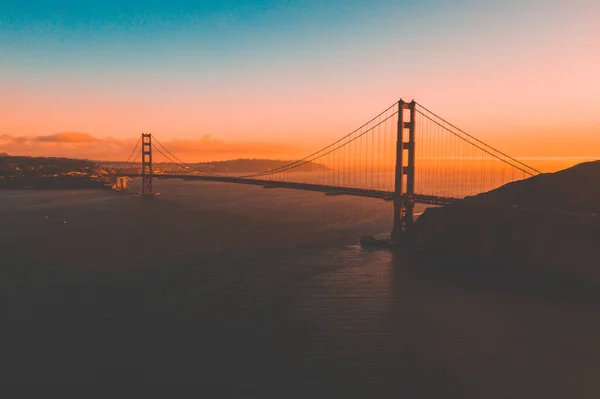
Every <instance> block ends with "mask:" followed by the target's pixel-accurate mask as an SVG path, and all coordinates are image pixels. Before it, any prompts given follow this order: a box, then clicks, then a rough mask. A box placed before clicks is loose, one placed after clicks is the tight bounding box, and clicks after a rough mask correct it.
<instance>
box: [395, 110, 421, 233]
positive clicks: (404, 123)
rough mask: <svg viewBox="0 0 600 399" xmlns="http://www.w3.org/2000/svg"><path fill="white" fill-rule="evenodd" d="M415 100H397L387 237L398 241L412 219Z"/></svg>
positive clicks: (411, 222)
mask: <svg viewBox="0 0 600 399" xmlns="http://www.w3.org/2000/svg"><path fill="white" fill-rule="evenodd" d="M415 104H416V103H415V101H414V100H413V101H411V102H410V103H407V102H405V101H403V100H402V99H400V101H399V102H398V133H397V134H398V137H397V141H396V176H395V189H394V226H393V228H392V237H391V239H392V240H393V241H396V242H400V241H401V240H402V237H403V235H404V233H405V232H406V231H407V230H408V229H409V228H410V226H411V225H412V224H413V222H414V207H415V201H414V194H415V123H414V121H415Z"/></svg>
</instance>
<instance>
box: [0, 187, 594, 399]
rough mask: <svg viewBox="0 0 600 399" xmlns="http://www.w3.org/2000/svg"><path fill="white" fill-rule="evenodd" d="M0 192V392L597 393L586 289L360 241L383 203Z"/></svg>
mask: <svg viewBox="0 0 600 399" xmlns="http://www.w3.org/2000/svg"><path fill="white" fill-rule="evenodd" d="M156 188H157V190H158V191H160V192H161V195H159V196H156V197H155V198H152V199H148V198H141V197H139V196H137V195H125V194H119V193H114V192H107V191H103V192H98V191H60V192H57V191H4V192H0V226H2V229H1V230H0V262H1V265H2V268H1V271H0V273H1V281H0V310H1V311H2V313H3V317H2V319H3V321H4V322H3V323H2V324H3V327H2V332H1V337H2V345H3V348H2V357H1V360H0V362H1V364H2V370H1V371H2V373H1V376H0V381H4V382H6V381H17V382H18V381H23V382H26V381H41V382H45V381H54V382H93V381H97V380H98V381H114V380H118V381H119V380H120V381H131V382H138V381H147V382H199V383H204V384H209V387H210V389H214V390H216V391H221V392H230V391H232V392H233V393H234V394H235V395H238V396H253V395H255V396H257V397H264V396H269V395H273V396H277V397H307V396H308V395H312V396H333V395H343V396H346V397H349V396H357V397H365V396H371V397H380V396H384V395H386V396H387V395H389V394H391V393H393V394H395V395H396V396H398V397H410V398H414V397H456V398H463V397H478V398H481V397H486V398H495V397H497V398H506V397H523V398H525V397H527V398H531V397H569V398H579V397H597V396H598V394H600V382H598V381H599V380H598V371H599V370H600V343H599V340H598V339H597V337H598V336H599V333H600V318H599V317H598V316H597V315H598V309H599V308H600V294H599V293H598V292H597V289H595V288H593V287H587V286H585V285H581V286H577V287H574V286H570V285H567V284H566V283H561V282H559V281H555V280H551V279H547V278H542V277H540V276H532V275H526V274H521V273H515V272H507V271H502V272H500V271H483V270H481V269H478V268H473V267H466V266H464V265H454V264H452V262H451V261H449V260H445V261H439V262H432V261H425V260H424V259H422V258H420V257H416V256H415V255H412V254H407V253H402V252H397V253H393V252H390V251H387V250H375V251H372V250H365V249H361V248H360V246H358V240H359V238H360V236H361V235H364V234H374V233H380V232H387V231H389V230H390V228H391V224H390V222H391V205H390V204H389V203H386V202H383V201H379V200H372V199H363V198H351V197H327V196H323V195H322V194H318V193H311V192H300V191H291V190H284V189H263V188H260V187H253V186H248V187H246V186H238V185H227V184H219V183H206V182H180V181H158V182H157V183H156Z"/></svg>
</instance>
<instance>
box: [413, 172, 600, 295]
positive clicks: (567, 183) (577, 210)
mask: <svg viewBox="0 0 600 399" xmlns="http://www.w3.org/2000/svg"><path fill="white" fill-rule="evenodd" d="M598 215H600V162H599V161H596V162H586V163H583V164H579V165H576V166H574V167H572V168H569V169H565V170H562V171H559V172H556V173H547V174H541V175H538V176H534V177H531V178H529V179H526V180H521V181H517V182H514V183H510V184H507V185H505V186H502V187H500V188H498V189H496V190H492V191H490V192H487V193H483V194H479V195H476V196H473V197H467V198H466V199H465V200H464V201H461V202H459V203H457V204H454V205H451V206H446V207H443V208H430V209H427V210H426V211H425V212H424V213H423V215H421V216H420V217H419V219H418V220H417V221H416V222H415V224H414V226H413V227H414V228H413V229H412V231H411V234H409V239H408V242H409V245H410V246H412V247H413V248H414V249H418V250H421V251H424V252H428V253H441V254H444V255H446V256H450V257H451V258H460V259H477V260H478V261H481V260H486V261H488V262H490V263H496V264H502V265H503V266H511V267H525V268H529V269H531V268H534V269H538V270H540V271H545V272H550V273H553V274H559V275H562V276H569V277H573V278H577V279H584V280H586V281H588V282H593V283H594V284H600V267H599V265H600V246H598V240H599V239H600V217H599V216H598Z"/></svg>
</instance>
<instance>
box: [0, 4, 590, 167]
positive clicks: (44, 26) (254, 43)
mask: <svg viewBox="0 0 600 399" xmlns="http://www.w3.org/2000/svg"><path fill="white" fill-rule="evenodd" d="M384 3H385V4H384ZM413 3H414V2H413ZM413 3H410V2H404V1H396V2H381V4H380V3H376V4H372V5H370V6H369V7H366V6H365V7H363V6H361V5H358V3H356V4H354V3H353V2H348V3H344V2H335V5H331V6H330V8H327V7H326V6H324V5H314V4H313V5H307V6H306V8H297V7H300V6H299V5H286V6H285V7H283V6H281V8H278V7H279V6H277V7H275V8H274V9H273V10H271V12H272V14H269V15H268V17H267V16H263V15H262V14H260V13H259V14H256V12H254V11H252V12H250V11H248V10H246V11H243V10H242V11H240V12H241V14H240V15H236V16H234V17H231V18H230V17H228V18H229V19H224V20H222V21H221V20H220V22H219V23H218V24H217V25H215V26H213V25H211V23H212V22H211V23H209V22H210V21H212V20H210V19H209V20H206V21H209V22H206V21H204V20H203V18H204V17H203V16H202V14H201V10H200V11H198V10H196V11H194V12H195V13H196V14H194V18H195V19H189V20H188V19H185V20H181V21H175V23H172V22H170V25H169V24H166V25H164V26H163V25H161V22H160V19H159V20H157V22H156V25H155V26H153V27H152V28H150V27H148V26H137V25H136V26H133V25H131V24H136V23H137V22H135V21H137V20H136V19H135V18H134V19H132V20H131V21H129V20H123V21H121V22H122V23H123V24H124V26H116V25H114V24H113V25H111V24H109V23H108V22H110V21H112V19H110V18H112V17H111V16H110V15H106V16H105V18H107V19H106V21H108V22H106V21H105V22H106V23H100V24H96V22H98V21H96V20H94V21H92V22H93V23H92V22H90V25H89V26H92V25H93V26H97V27H98V30H97V31H93V30H91V28H90V29H89V30H81V29H82V28H81V27H82V26H87V25H85V24H83V25H82V24H81V22H82V21H84V22H85V21H87V20H86V18H96V17H94V14H89V13H86V12H83V11H82V10H64V12H65V14H64V15H70V16H71V19H69V18H63V19H56V16H55V15H54V14H51V11H48V13H50V14H48V15H46V14H44V13H45V12H46V11H44V10H43V7H41V6H40V7H41V8H40V7H38V8H34V7H31V8H30V9H28V10H30V11H23V13H21V14H15V16H10V15H8V16H7V17H6V18H5V22H6V21H8V23H7V24H5V28H4V31H3V35H4V36H3V37H4V38H6V39H8V40H0V52H1V53H2V54H3V56H2V57H0V151H3V152H8V153H10V154H15V155H17V154H23V155H54V156H69V157H80V158H88V159H125V158H126V157H127V155H128V154H129V152H130V150H131V148H132V147H133V145H134V144H135V142H136V141H137V139H138V137H139V135H140V133H141V132H151V133H153V135H155V136H156V137H157V138H158V139H159V140H161V141H162V142H163V144H165V146H167V147H168V148H169V149H171V151H173V152H174V153H175V154H176V155H178V156H179V157H180V158H182V159H184V160H186V161H209V160H219V159H229V158H238V157H244V158H253V157H256V158H259V157H265V158H279V159H294V158H299V157H301V156H302V155H304V154H305V153H307V152H311V151H313V150H315V149H318V148H320V147H322V146H324V145H327V144H329V143H330V142H333V141H335V140H337V139H338V138H339V137H341V136H343V135H345V134H347V133H349V132H350V131H352V130H353V129H355V128H356V127H358V126H360V125H361V124H362V123H364V122H365V121H367V120H369V119H370V118H371V117H373V116H374V115H376V114H377V113H379V112H380V111H381V110H382V109H384V108H386V107H387V106H388V105H390V104H392V103H393V102H395V101H397V100H398V99H399V98H400V97H402V98H404V99H407V100H411V99H413V98H414V99H416V100H417V101H419V102H420V103H421V104H423V105H425V106H426V107H427V108H429V109H431V110H433V111H434V112H436V113H438V114H439V115H440V116H442V117H444V118H445V119H447V120H449V121H451V122H452V123H454V124H455V125H457V126H459V127H460V128H462V129H464V130H465V131H467V132H469V133H471V134H473V135H475V136H477V137H478V138H480V139H481V140H483V141H485V142H486V143H489V144H490V145H493V146H496V147H498V148H499V149H501V150H503V151H504V152H506V153H508V154H510V155H513V156H515V157H518V158H521V159H532V158H540V157H551V158H552V159H557V158H556V157H558V158H560V159H561V160H563V161H564V162H566V163H570V162H573V163H575V162H577V160H580V159H592V158H600V73H599V72H598V71H600V51H598V50H597V49H598V48H600V24H599V23H598V21H600V3H598V2H595V1H587V0H572V1H561V0H548V1H547V2H545V3H544V7H540V3H539V1H534V0H520V1H517V0H507V1H505V2H496V1H485V0H478V1H475V0H466V1H464V2H460V4H458V3H454V2H453V4H449V2H441V3H439V4H438V3H435V2H418V4H416V3H415V4H413ZM433 3H435V4H433ZM82 4H83V3H82ZM215 4H217V3H215ZM282 4H283V3H282ZM311 4H312V3H311ZM315 4H316V3H315ZM332 4H333V3H332ZM365 4H366V3H365ZM434 5H435V7H434ZM82 7H83V6H82ZM323 7H326V8H323ZM36 9H38V10H41V11H39V12H38V13H39V14H40V15H37V14H36V15H33V14H32V15H29V17H23V15H28V13H30V12H32V13H33V12H34V11H35V10H36ZM31 10H34V11H31ZM76 11H77V12H76ZM163 11H164V10H163ZM226 11H227V10H220V11H218V12H223V13H225V14H227V13H226ZM156 12H158V13H160V12H162V11H160V10H158V11H156ZM165 12H166V11H165ZM70 13H71V14H70ZM190 13H192V11H191V10H190ZM245 13H246V14H245ZM88 14H89V15H88ZM225 14H224V15H225ZM90 15H91V17H90ZM157 15H159V14H157ZM190 15H191V14H190ZM211 15H212V14H211ZM215 15H219V14H215ZM227 15H229V14H227ZM206 18H208V17H206ZM210 18H212V17H210ZM399 20H401V21H402V23H401V24H399V23H398V21H399ZM65 21H66V22H65ZM190 21H192V22H190ZM193 21H196V22H197V24H196V22H193ZM202 21H204V22H203V23H200V22H202ZM213 22H214V21H213ZM0 23H1V20H0ZM94 24H96V25H94ZM128 24H130V25H128ZM134 28H135V29H134ZM563 161H561V162H563ZM537 162H539V160H538V161H537Z"/></svg>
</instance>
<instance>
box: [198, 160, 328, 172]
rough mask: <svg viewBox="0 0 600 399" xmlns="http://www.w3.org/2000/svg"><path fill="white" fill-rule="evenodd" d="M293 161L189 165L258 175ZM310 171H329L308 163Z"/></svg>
mask: <svg viewBox="0 0 600 399" xmlns="http://www.w3.org/2000/svg"><path fill="white" fill-rule="evenodd" d="M292 162H295V161H281V160H273V159H232V160H229V161H215V162H200V163H194V164H191V165H192V166H194V167H195V168H198V169H200V170H205V171H207V172H212V173H260V172H267V171H269V170H273V169H276V168H280V167H282V166H285V165H288V164H290V163H292ZM309 164H310V165H311V166H310V169H311V170H312V171H315V172H320V171H325V170H329V168H328V167H327V166H325V165H323V164H320V163H314V162H310V163H309Z"/></svg>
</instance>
